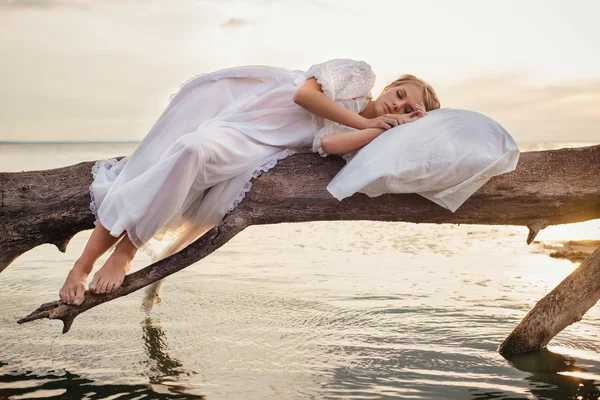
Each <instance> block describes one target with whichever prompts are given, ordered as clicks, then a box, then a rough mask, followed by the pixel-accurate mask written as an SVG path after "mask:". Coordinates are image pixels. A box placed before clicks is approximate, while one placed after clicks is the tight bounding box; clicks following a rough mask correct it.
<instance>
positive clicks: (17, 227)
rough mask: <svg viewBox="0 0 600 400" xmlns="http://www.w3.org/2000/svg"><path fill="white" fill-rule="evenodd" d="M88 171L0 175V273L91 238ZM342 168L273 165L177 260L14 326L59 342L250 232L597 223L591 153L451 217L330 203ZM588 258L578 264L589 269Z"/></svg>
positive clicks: (536, 156) (481, 194)
mask: <svg viewBox="0 0 600 400" xmlns="http://www.w3.org/2000/svg"><path fill="white" fill-rule="evenodd" d="M93 164H94V162H93V161H92V162H84V163H80V164H76V165H72V166H68V167H64V168H57V169H51V170H43V171H27V172H18V173H0V221H1V224H0V246H1V247H0V272H1V271H2V270H3V269H4V268H6V267H7V266H8V265H10V263H11V262H12V261H13V260H14V259H15V258H16V257H18V256H19V255H20V254H22V253H24V252H26V251H28V250H30V249H32V248H33V247H36V246H38V245H40V244H43V243H53V244H55V245H56V246H57V247H58V249H59V250H60V251H63V252H64V251H65V250H66V246H67V244H68V242H69V240H70V239H71V238H72V237H73V235H75V234H76V233H77V232H79V231H81V230H85V229H91V228H93V226H94V225H93V219H94V218H93V215H92V213H91V211H90V210H89V203H90V198H89V190H88V187H89V185H90V183H91V182H92V175H91V168H92V165H93ZM343 165H344V162H343V160H341V159H340V158H322V157H319V156H318V155H315V154H298V155H295V156H292V157H289V158H287V159H285V160H283V161H280V162H279V163H278V165H277V167H275V168H274V169H273V170H271V171H269V172H268V173H265V174H263V175H262V176H261V177H259V178H257V179H254V180H253V186H252V190H251V191H250V192H249V193H247V194H246V198H245V199H244V201H243V202H242V203H240V205H239V206H238V207H237V208H236V209H235V210H234V212H232V213H231V214H229V215H228V216H227V217H226V218H225V219H224V220H223V222H222V223H221V225H220V226H219V227H216V228H214V229H213V230H211V231H210V232H208V233H207V234H206V235H205V236H203V237H202V238H200V239H199V240H198V241H196V242H195V243H193V244H192V245H190V246H189V247H188V248H186V249H185V250H183V251H181V252H180V253H177V254H175V255H173V256H171V257H169V258H167V259H165V260H162V261H160V262H158V263H155V264H153V265H150V266H148V267H146V268H145V269H143V270H141V271H138V272H136V273H134V274H131V275H129V276H128V277H127V278H126V280H125V283H124V284H123V286H122V287H121V288H120V289H119V290H117V291H116V292H114V293H111V294H108V295H94V294H91V293H87V294H86V301H85V302H84V303H83V304H82V305H81V306H78V307H77V306H66V305H64V304H59V303H58V302H53V303H47V304H44V305H42V306H41V307H40V308H39V309H38V310H36V311H34V312H33V313H32V314H31V315H29V316H28V317H25V318H23V319H22V320H20V321H19V322H21V323H22V322H27V321H31V320H34V319H39V318H51V319H61V320H63V322H64V323H65V329H64V332H67V331H68V330H69V328H70V325H71V323H72V321H73V319H74V318H75V317H76V316H77V315H78V314H80V313H81V312H84V311H86V310H88V309H89V308H92V307H94V306H96V305H98V304H101V303H103V302H105V301H109V300H112V299H114V298H117V297H120V296H123V295H126V294H128V293H131V292H133V291H135V290H137V289H139V288H141V287H143V286H146V285H148V284H150V283H152V282H155V281H157V280H159V279H160V278H162V277H165V276H167V275H170V274H172V273H174V272H176V271H178V270H180V269H182V268H185V267H186V266H188V265H190V264H192V263H194V262H196V261H198V260H200V259H202V258H203V257H205V256H207V255H208V254H210V253H211V252H213V251H214V250H216V249H217V248H219V247H220V246H222V245H223V244H224V243H226V242H227V241H228V240H229V239H231V238H232V237H233V236H235V235H236V234H237V233H239V232H240V231H242V230H243V229H244V228H245V227H247V226H250V225H258V224H274V223H281V222H305V221H336V220H376V221H404V222H416V223H419V222H426V223H468V224H483V225H522V226H527V227H529V235H528V237H527V242H528V243H531V242H532V241H533V239H534V238H535V236H536V235H537V233H538V232H539V230H541V229H543V228H545V227H547V226H549V225H556V224H566V223H573V222H580V221H586V220H591V219H597V218H600V145H599V146H589V147H582V148H573V149H560V150H551V151H537V152H526V153H522V154H521V157H520V159H519V164H518V166H517V169H516V170H515V171H514V172H511V173H508V174H504V175H500V176H496V177H494V178H492V179H490V181H489V182H488V183H487V184H485V185H484V186H483V187H482V188H480V189H479V190H478V191H477V193H475V194H474V195H473V196H471V197H470V198H469V199H468V200H467V201H466V202H465V203H464V204H463V205H462V206H461V207H460V208H459V209H458V210H457V212H455V213H452V212H450V211H448V210H446V209H444V208H442V207H440V206H438V205H436V204H434V203H432V202H430V201H429V200H426V199H425V198H423V197H421V196H419V195H417V194H387V195H383V196H379V197H376V198H369V197H368V196H365V195H362V194H356V195H354V196H352V197H350V198H348V199H344V200H343V201H342V202H338V201H337V200H336V199H334V198H333V197H332V196H331V195H330V194H329V192H327V190H326V186H327V184H328V183H329V181H330V180H331V179H332V178H333V177H334V176H335V174H336V173H337V172H338V171H339V170H340V169H341V168H342V167H343ZM596 253H597V251H596V252H595V253H594V254H592V256H590V260H586V261H585V262H588V261H589V263H591V264H592V265H596V268H597V264H598V257H597V254H596ZM592 270H593V269H592ZM589 282H590V283H589V284H590V285H591V286H592V287H593V288H594V290H598V287H600V279H590V281H589ZM596 283H597V285H596ZM559 287H560V286H559ZM591 291H592V290H591V289H590V291H589V292H591ZM580 293H583V294H585V293H588V292H585V293H584V292H581V291H580ZM583 294H582V295H583ZM589 298H590V299H591V297H589ZM586 299H587V298H586ZM597 300H598V298H596V299H595V300H593V303H592V305H593V304H595V302H596V301H597ZM582 301H583V300H582ZM586 304H587V303H586ZM590 307H591V305H590ZM588 308H589V307H588ZM588 308H586V309H585V311H587V309H588ZM585 311H583V312H585ZM530 314H531V313H530ZM581 315H583V314H581ZM528 317H529V315H528ZM526 319H527V318H526ZM567 320H569V319H567ZM523 322H525V320H524V321H523ZM567 325H568V324H567ZM519 326H521V325H519ZM557 326H560V324H559V325H557ZM565 326H566V325H565ZM563 328H564V327H563ZM563 328H560V329H563ZM553 331H554V330H550V331H549V332H553ZM559 331H560V330H558V331H557V332H555V333H554V334H553V335H552V336H554V335H555V334H556V333H558V332H559ZM511 336H513V335H511ZM514 337H515V339H512V340H511V341H509V339H510V337H509V338H508V339H507V341H509V343H508V344H507V343H506V342H505V344H503V347H502V349H501V350H502V351H504V352H507V353H508V352H522V351H527V350H533V349H535V348H539V347H541V346H539V344H540V343H542V342H543V340H542V339H541V337H540V338H539V339H538V340H534V341H533V342H531V341H530V342H531V343H532V344H527V345H523V339H522V338H521V339H519V338H520V337H521V336H518V335H514ZM550 339H551V337H550V338H548V340H550ZM544 340H545V339H544ZM546 343H547V342H546ZM535 344H537V345H535ZM544 345H545V344H544ZM511 349H512V350H516V351H510V350H511Z"/></svg>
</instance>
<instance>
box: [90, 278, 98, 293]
mask: <svg viewBox="0 0 600 400" xmlns="http://www.w3.org/2000/svg"><path fill="white" fill-rule="evenodd" d="M97 290H98V277H97V276H96V275H94V279H92V281H91V282H90V292H93V293H98V291H97Z"/></svg>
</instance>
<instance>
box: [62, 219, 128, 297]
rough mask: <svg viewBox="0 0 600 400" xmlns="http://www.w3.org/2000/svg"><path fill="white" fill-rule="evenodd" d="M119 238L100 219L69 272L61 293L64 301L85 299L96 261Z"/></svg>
mask: <svg viewBox="0 0 600 400" xmlns="http://www.w3.org/2000/svg"><path fill="white" fill-rule="evenodd" d="M117 240H119V238H116V237H114V236H112V235H111V234H110V233H109V231H108V230H107V229H106V228H105V227H104V226H103V225H102V224H101V223H100V221H98V224H97V225H96V227H95V228H94V231H93V232H92V235H91V236H90V238H89V239H88V242H87V244H86V245H85V249H84V250H83V253H82V254H81V256H79V259H78V260H77V261H76V262H75V266H74V267H73V268H72V269H71V271H70V272H69V275H68V276H67V279H66V280H65V283H64V284H63V287H62V289H60V292H59V295H60V299H61V300H62V301H63V303H66V304H77V305H79V304H81V303H82V302H83V299H84V293H85V289H86V288H85V282H86V280H87V277H88V275H89V273H90V272H92V269H93V268H94V263H95V262H96V261H97V260H98V258H100V256H102V254H104V253H106V251H107V250H108V249H110V248H111V246H112V245H114V244H115V243H116V242H117Z"/></svg>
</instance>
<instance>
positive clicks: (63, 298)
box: [58, 289, 67, 303]
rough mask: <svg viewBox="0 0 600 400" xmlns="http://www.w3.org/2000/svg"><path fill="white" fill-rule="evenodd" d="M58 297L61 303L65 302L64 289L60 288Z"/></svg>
mask: <svg viewBox="0 0 600 400" xmlns="http://www.w3.org/2000/svg"><path fill="white" fill-rule="evenodd" d="M58 297H60V301H62V302H63V303H66V302H67V298H66V296H65V291H64V290H63V289H61V290H60V292H58Z"/></svg>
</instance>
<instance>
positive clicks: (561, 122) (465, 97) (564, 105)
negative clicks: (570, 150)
mask: <svg viewBox="0 0 600 400" xmlns="http://www.w3.org/2000/svg"><path fill="white" fill-rule="evenodd" d="M438 94H439V95H440V99H441V102H442V106H443V107H451V108H464V109H468V110H473V111H477V112H481V113H482V114H485V115H488V116H490V117H491V118H494V119H495V120H497V121H498V122H499V123H501V124H502V125H503V126H504V127H505V128H506V129H507V130H508V131H509V132H511V133H512V134H513V135H514V136H515V139H517V140H521V141H536V140H548V139H550V140H582V141H586V140H589V141H600V79H588V80H581V81H571V82H559V83H552V84H547V85H543V86H540V85H535V84H533V83H532V82H531V80H530V79H528V76H527V75H526V74H523V73H512V74H495V75H485V76H480V77H477V78H474V79H470V80H468V81H465V82H462V83H460V84H457V85H454V86H451V87H449V88H445V89H442V90H439V93H438Z"/></svg>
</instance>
